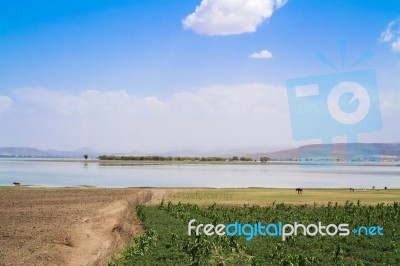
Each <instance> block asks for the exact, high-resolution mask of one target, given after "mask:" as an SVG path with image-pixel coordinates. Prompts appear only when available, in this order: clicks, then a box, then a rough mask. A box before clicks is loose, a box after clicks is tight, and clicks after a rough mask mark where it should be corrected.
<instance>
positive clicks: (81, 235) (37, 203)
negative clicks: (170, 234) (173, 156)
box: [0, 188, 163, 265]
mask: <svg viewBox="0 0 400 266" xmlns="http://www.w3.org/2000/svg"><path fill="white" fill-rule="evenodd" d="M162 195H163V192H160V191H155V190H139V189H26V188H15V189H14V188H10V189H0V265H106V264H107V261H108V260H109V258H110V257H111V255H112V254H113V253H115V252H117V251H119V250H120V248H121V247H122V246H123V244H124V243H125V242H126V241H128V240H129V239H131V237H132V236H133V235H134V234H138V233H141V232H142V228H141V226H140V224H138V223H136V224H135V223H132V221H133V220H134V206H135V205H136V204H138V203H142V204H143V203H150V202H155V201H158V202H159V200H161V199H159V200H158V198H160V197H162Z"/></svg>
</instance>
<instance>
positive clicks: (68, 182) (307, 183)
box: [0, 160, 400, 188]
mask: <svg viewBox="0 0 400 266" xmlns="http://www.w3.org/2000/svg"><path fill="white" fill-rule="evenodd" d="M14 181H19V182H21V184H30V185H43V186H77V185H91V186H100V187H282V188H284V187H290V188H292V187H329V188H337V187H355V188H372V186H375V187H376V188H383V187H385V186H387V187H389V188H394V187H400V167H398V166H354V165H349V166H333V167H330V168H302V167H299V166H297V165H267V164H264V165H260V164H257V165H220V164H218V165H205V164H198V165H183V164H181V165H179V164H171V165H126V164H121V165H115V164H113V165H107V164H102V163H100V164H99V163H87V162H51V161H22V160H0V185H12V182H14Z"/></svg>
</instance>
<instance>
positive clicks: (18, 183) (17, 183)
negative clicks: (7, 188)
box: [13, 182, 21, 186]
mask: <svg viewBox="0 0 400 266" xmlns="http://www.w3.org/2000/svg"><path fill="white" fill-rule="evenodd" d="M13 185H15V186H19V185H21V183H20V182H13Z"/></svg>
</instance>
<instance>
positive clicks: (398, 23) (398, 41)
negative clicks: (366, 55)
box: [379, 19, 400, 52]
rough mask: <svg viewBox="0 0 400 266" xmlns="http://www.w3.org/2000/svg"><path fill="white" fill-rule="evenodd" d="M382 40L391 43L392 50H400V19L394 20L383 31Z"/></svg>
mask: <svg viewBox="0 0 400 266" xmlns="http://www.w3.org/2000/svg"><path fill="white" fill-rule="evenodd" d="M379 40H380V41H381V42H387V43H390V46H391V48H392V51H394V52H400V19H396V20H393V21H392V22H390V23H389V24H388V26H387V27H386V29H385V30H384V31H383V32H382V33H381V37H380V39H379Z"/></svg>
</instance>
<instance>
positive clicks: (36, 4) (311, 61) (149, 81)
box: [0, 0, 400, 151]
mask: <svg viewBox="0 0 400 266" xmlns="http://www.w3.org/2000/svg"><path fill="white" fill-rule="evenodd" d="M206 2H207V1H201V0H197V1H192V0H190V1H188V0H185V1H167V0H152V1H128V0H116V1H100V0H97V1H77V0H73V1H72V0H68V1H67V0H65V1H64V0H59V1H43V0H39V1H1V2H0V7H1V8H0V97H3V98H2V99H3V100H1V98H0V121H1V120H3V123H2V124H3V125H4V126H3V129H2V130H0V131H1V132H0V146H22V145H23V146H35V147H40V148H60V149H73V148H79V147H80V146H91V147H93V148H98V149H105V150H111V149H113V148H115V149H127V150H135V149H138V150H148V151H157V150H160V151H161V150H168V149H174V148H176V149H186V148H201V147H205V148H206V149H213V148H220V147H236V146H238V147H255V146H262V147H269V146H273V145H272V144H271V143H267V142H265V141H264V140H263V138H262V134H261V133H263V134H264V133H265V132H266V131H268V130H270V129H268V128H265V127H263V126H260V124H262V121H263V120H262V119H263V118H265V117H264V116H262V115H260V117H258V118H257V119H258V120H257V121H254V124H251V125H249V127H250V129H249V132H243V131H241V130H238V132H237V133H233V135H234V136H231V138H230V137H226V135H227V134H228V133H227V132H225V131H224V130H223V129H221V130H218V125H220V126H221V127H224V128H229V129H230V130H233V131H236V130H235V126H234V125H235V124H236V125H241V123H242V121H241V120H240V119H238V120H235V117H236V116H234V114H233V113H232V112H231V111H230V110H229V107H226V106H225V107H224V106H223V105H221V106H219V105H218V104H212V105H211V107H210V106H208V107H207V106H206V107H205V106H204V105H201V106H202V108H206V109H207V110H211V109H212V111H210V112H211V113H210V114H209V115H210V116H212V117H215V116H217V117H218V116H221V117H220V119H221V121H230V119H231V120H232V121H231V122H232V124H231V125H227V127H225V126H222V125H221V124H220V123H219V122H220V120H216V121H214V122H207V121H209V117H207V116H202V115H201V114H202V112H204V110H203V109H201V108H198V109H196V110H194V109H193V110H192V109H190V106H189V107H187V108H186V109H185V108H183V107H182V106H184V105H185V104H184V101H183V100H182V102H179V103H175V102H176V101H177V100H176V98H179V99H181V98H182V97H181V96H182V95H184V96H188V95H189V96H188V97H192V98H193V97H194V98H196V97H200V100H199V99H198V100H196V102H199V101H200V102H202V103H209V102H213V101H214V100H215V98H212V100H207V99H211V98H210V97H217V96H215V95H225V96H221V97H223V100H226V99H231V98H230V97H232V99H235V97H236V98H238V97H239V98H240V97H243V95H242V94H241V93H242V87H243V88H244V87H246V84H249V85H248V86H249V87H251V86H261V87H263V86H264V87H265V88H267V87H269V86H274V88H275V89H276V90H277V91H279V92H278V94H279V93H280V92H281V91H282V90H284V89H285V82H286V80H287V79H290V78H294V77H302V76H310V75H320V74H329V73H332V72H338V71H347V70H348V68H349V66H350V64H351V63H352V62H354V61H355V60H356V59H357V58H358V57H359V56H360V55H361V54H362V53H364V52H365V51H366V50H369V51H371V52H372V57H371V58H369V59H368V60H366V61H365V62H363V63H362V64H360V65H359V66H357V67H355V68H354V69H353V70H357V69H371V68H372V69H375V70H376V73H377V79H378V83H379V90H380V93H381V94H382V95H383V96H385V95H390V96H387V98H392V99H393V97H398V95H399V94H398V93H397V91H398V87H397V86H398V84H400V78H399V77H400V75H399V71H400V67H399V65H400V48H399V49H397V48H396V47H397V46H396V45H395V44H396V41H397V40H398V39H397V38H398V36H399V34H400V33H399V32H398V28H396V27H398V24H399V23H398V22H397V24H396V23H395V26H394V27H392V28H391V30H390V32H391V34H392V36H391V39H390V38H389V37H390V36H388V38H387V40H386V41H383V38H382V33H383V32H384V31H385V30H386V29H388V26H389V24H390V23H391V22H393V21H396V19H399V18H400V2H399V1H315V0H311V1H310V0H289V1H287V2H286V1H273V0H257V1H254V2H253V3H256V4H254V6H250V7H248V8H247V9H246V8H243V9H241V8H240V5H241V4H243V3H244V1H235V2H236V3H237V4H236V5H233V6H232V5H231V4H230V3H229V1H227V0H212V1H209V2H208V4H207V3H206ZM212 5H216V6H219V7H220V8H221V10H220V11H221V12H222V13H224V12H228V13H229V15H233V16H234V17H235V16H236V17H238V18H239V19H238V20H235V21H234V22H232V23H228V22H226V21H224V19H226V17H225V18H224V17H222V18H219V20H218V19H216V20H215V21H214V22H213V23H211V22H212V19H213V16H214V18H215V14H212V13H210V12H211V11H210V10H212V8H211V7H212ZM196 7H198V9H199V10H198V11H197V13H196V11H195V10H196ZM200 7H203V10H202V11H201V10H200V9H201V8H200ZM264 9H265V10H264ZM243 10H245V11H246V12H244V11H243ZM260 10H261V11H260ZM263 10H264V11H263ZM190 14H194V17H193V20H192V21H191V22H190V23H189V22H188V23H189V24H185V19H187V18H188V16H189V15H190ZM202 19H203V20H204V19H205V23H203V24H202V22H201V21H202ZM208 19H209V20H208ZM257 19H258V20H257ZM244 24H246V25H244ZM246 27H247V28H246ZM393 35H394V36H393ZM343 42H346V43H347V50H346V51H347V56H346V62H345V65H344V67H342V66H341V63H340V43H343ZM263 50H266V51H268V52H270V54H271V55H272V57H270V58H252V57H250V55H251V54H254V53H259V52H261V51H263ZM318 52H321V53H323V54H325V55H326V56H327V57H328V58H329V59H331V60H332V61H333V62H334V63H335V64H337V65H338V69H332V68H330V67H329V66H327V65H325V64H323V63H321V62H320V61H318V60H316V59H315V55H316V54H317V53H318ZM264 87H263V88H264ZM230 88H232V89H230ZM257 88H258V89H260V88H259V87H257ZM243 90H244V91H246V90H245V89H243ZM260 90H262V89H260ZM91 91H95V92H96V93H97V94H96V95H97V96H98V98H99V101H100V102H101V101H102V100H100V98H101V97H108V99H111V98H112V97H111V96H110V93H111V94H112V93H115V95H119V93H125V94H126V95H127V96H126V97H127V101H128V103H126V104H127V108H128V109H127V110H125V111H124V110H120V111H123V112H128V113H129V112H139V113H141V112H150V113H151V117H147V120H146V121H141V120H140V121H139V120H136V118H135V117H134V116H133V115H132V116H128V117H126V119H128V120H129V119H130V120H131V121H132V123H133V124H134V125H133V126H132V127H129V128H125V127H124V126H123V124H126V122H125V123H124V122H121V125H120V124H118V125H114V124H113V123H114V122H111V121H114V120H115V119H116V118H113V117H112V116H111V117H110V118H109V119H110V125H109V126H107V127H105V128H115V130H117V129H118V130H117V131H118V132H121V131H125V132H127V134H126V135H124V134H122V133H121V136H120V138H121V142H120V143H118V144H115V143H106V144H105V141H104V140H105V139H107V138H106V136H111V135H112V134H111V133H112V132H109V134H105V135H104V137H98V138H96V137H93V135H94V134H95V133H94V132H95V130H99V129H103V130H104V129H105V128H102V127H101V126H99V125H98V123H100V122H98V123H97V122H96V121H97V120H96V119H97V118H93V117H92V116H91V115H90V114H89V113H85V112H86V111H85V110H86V109H85V108H83V107H82V105H84V104H87V105H88V106H100V103H99V102H97V103H94V102H91V101H92V100H88V99H86V98H85V99H84V100H83V99H82V97H83V98H84V97H85V96H82V95H87V92H91ZM230 91H231V94H230ZM238 91H239V92H238ZM205 92H208V93H210V95H212V96H210V95H208V94H207V93H205ZM85 93H86V94H85ZM235 93H238V94H237V95H236V96H235ZM282 93H284V92H282ZM250 94H251V93H250ZM255 94H257V93H255ZM54 95H56V96H54ZM107 95H108V96H107ZM246 95H247V94H246ZM393 95H394V96H393ZM97 96H96V97H97ZM284 96H285V95H283V97H284ZM52 97H55V98H56V99H61V100H62V99H64V100H62V102H63V103H65V102H68V101H67V99H72V98H73V99H75V100H73V102H74V104H76V105H73V104H71V105H68V106H66V107H65V109H63V110H59V109H57V110H56V109H54V108H56V107H54V106H53V107H51V106H50V107H49V106H48V105H49V103H48V102H47V100H48V99H52ZM91 97H92V98H91V99H94V98H96V97H94V96H91ZM115 97H116V99H120V98H121V97H120V98H118V97H117V96H115ZM202 97H203V98H202ZM224 97H225V98H224ZM246 97H247V96H246ZM246 97H245V98H246ZM249 97H251V96H249ZM277 97H278V96H277ZM122 98H123V97H122ZM192 98H191V99H192ZM268 98H269V100H270V101H271V105H268V104H269V103H268V102H265V104H266V105H268V106H266V108H269V107H271V108H272V107H273V103H274V102H276V101H279V99H278V98H277V99H275V100H274V95H270V94H269V97H268ZM129 99H130V100H129ZM132 99H135V100H134V101H135V104H133V103H132V105H134V106H136V107H137V103H136V101H137V102H147V101H148V100H149V99H150V100H149V101H153V102H152V103H154V102H156V103H159V104H161V105H167V106H168V110H169V111H171V110H172V109H174V108H177V110H180V112H183V113H186V114H187V113H190V112H193V114H192V116H191V117H192V118H193V119H190V117H187V118H183V117H182V116H181V115H182V114H176V113H175V114H171V115H170V116H168V118H166V117H164V118H162V115H160V114H158V113H157V111H154V110H153V109H151V111H148V109H146V108H147V107H137V108H139V109H137V108H136V107H135V108H133V109H134V111H132V110H131V107H132V106H130V104H129V102H130V101H131V100H132ZM61 100H60V101H61ZM2 102H3V107H1V103H2ZM77 102H79V103H77ZM88 102H89V103H88ZM7 103H8V104H7ZM228 103H229V104H235V103H236V102H235V101H233V102H229V101H228ZM228 103H227V104H228ZM117 104H118V103H117V102H110V101H109V102H107V101H106V102H103V106H106V107H107V106H109V107H110V108H109V110H114V107H116V105H117ZM174 104H176V105H177V106H179V107H177V106H175V105H174ZM246 104H247V105H245V104H244V103H240V106H237V107H238V108H237V109H240V108H243V110H250V111H251V112H256V111H255V110H254V109H252V108H253V107H254V105H253V104H252V102H251V101H250V100H249V102H248V103H246ZM259 104H260V106H259V107H260V108H264V107H265V106H262V103H259ZM50 105H51V104H50ZM392 105H393V104H391V103H389V106H392ZM46 106H48V107H46ZM58 106H60V104H59V105H58ZM385 106H386V105H385ZM80 107H82V108H83V109H85V110H80V111H79V112H78V111H77V110H78V109H79V108H80ZM192 107H193V105H192ZM280 107H281V105H280V106H279V108H280ZM52 108H53V109H52ZM68 108H70V109H71V110H69V109H68ZM140 108H144V109H140ZM193 108H194V107H193ZM210 108H211V109H210ZM213 108H214V109H213ZM224 108H225V109H224ZM254 108H256V107H254ZM277 108H278V107H277ZM277 108H275V109H274V108H272V109H273V110H275V111H277V110H278V109H277ZM187 109H189V110H187ZM2 110H3V111H2ZM146 110H147V111H146ZM397 111H398V109H397V110H391V111H390V112H389V111H388V112H387V113H384V115H386V118H385V119H386V120H385V121H389V120H388V119H390V117H392V116H394V114H398V113H396V112H397ZM1 112H2V113H1ZM199 112H200V114H199ZM286 112H287V108H286ZM49 113H53V114H52V115H48V114H49ZM161 113H163V112H161ZM57 114H58V116H57ZM66 114H67V115H66ZM53 116H54V117H53ZM152 116H154V117H152ZM160 116H161V118H160ZM27 117H29V119H30V120H29V121H27V119H28V118H27ZM82 117H86V118H85V119H89V118H88V117H91V118H90V119H91V120H90V121H89V120H84V119H83V118H82ZM63 119H65V120H63ZM121 119H122V118H121ZM196 119H197V120H198V121H200V122H189V121H190V120H196ZM243 119H245V118H243ZM271 119H272V120H273V121H277V122H274V123H278V124H279V125H276V126H273V127H276V128H278V129H279V130H281V131H290V123H289V125H285V126H282V127H281V126H280V124H281V123H283V122H282V121H286V122H287V118H285V119H286V120H285V119H280V120H276V119H275V118H271ZM165 120H168V121H169V122H168V123H167V124H164V123H165ZM203 120H204V121H206V122H204V124H201V121H203ZM16 121H19V123H18V122H16ZM54 121H64V122H65V123H63V125H61V124H58V123H55V122H54ZM103 122H104V121H103ZM104 123H106V122H104ZM188 123H189V124H188ZM190 123H193V125H192V124H190ZM196 123H197V124H196ZM199 123H200V125H199ZM66 124H68V125H69V128H74V129H76V130H75V132H79V134H78V133H76V135H74V134H73V133H70V134H69V135H65V136H64V137H62V138H60V135H59V134H60V132H64V131H65V128H64V126H65V127H66ZM274 125H275V124H274ZM198 127H199V128H198ZM210 127H213V128H212V129H211V128H210ZM239 127H241V126H239ZM46 128H47V132H48V133H46V132H43V130H44V129H46ZM138 128H140V129H138ZM143 128H145V129H146V130H144V129H143ZM201 128H203V129H201ZM398 129H399V128H390V130H389V129H388V130H389V131H390V132H393V131H396V130H398ZM141 130H143V132H141ZM160 130H161V131H162V130H166V131H167V132H171V133H170V136H167V137H166V139H165V141H156V142H155V143H154V141H152V140H150V139H148V138H146V136H147V135H150V136H151V137H152V138H157V139H160V138H164V137H165V136H162V135H159V134H156V133H154V134H153V133H151V134H148V132H149V131H151V132H153V131H160ZM199 130H200V131H202V130H204V132H203V133H202V134H203V135H204V134H205V135H207V134H208V133H206V132H210V131H211V132H214V131H215V132H214V133H215V134H216V135H218V137H215V138H213V136H211V135H210V136H208V137H206V138H205V139H204V141H198V140H197V141H191V140H190V138H188V139H185V138H183V139H184V140H183V141H181V140H182V138H181V137H179V136H180V134H179V133H177V132H178V131H179V132H186V133H187V134H194V135H196V134H198V131H199ZM23 131H24V132H25V133H23ZM27 131H29V132H30V133H31V134H30V135H29V134H27V133H26V132H27ZM138 131H139V133H138ZM15 132H18V133H17V134H15ZM85 132H87V133H85ZM251 132H261V133H260V135H257V134H255V136H254V137H253V138H252V140H251V141H244V140H243V137H242V136H243V134H252V133H251ZM397 132H398V131H397ZM114 133H115V132H114ZM289 133H290V132H289ZM289 133H288V134H284V135H285V136H283V137H280V135H282V134H279V132H277V133H276V134H275V135H276V136H275V135H272V136H271V137H277V138H280V139H279V140H277V141H273V142H276V143H278V144H280V145H282V146H285V144H287V145H289V144H291V145H297V144H298V143H296V142H293V140H292V138H291V137H290V134H289ZM395 133H396V132H395ZM132 134H133V135H135V134H137V135H135V136H136V139H140V141H139V142H140V143H135V142H134V141H133V142H132V143H131V139H130V137H129V136H132ZM182 134H183V133H182ZM202 134H200V136H201V135H202ZM215 134H214V135H215ZM177 136H178V137H177ZM207 139H211V142H210V143H209V144H208V145H206V144H207V143H208V141H207ZM261 140H263V141H262V143H260V141H261ZM365 140H366V141H385V142H386V141H389V142H390V141H398V140H396V139H395V134H394V133H381V134H377V135H376V136H375V137H371V136H370V137H368V136H367V137H366V138H365ZM128 143H129V144H128ZM139 144H140V145H139Z"/></svg>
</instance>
